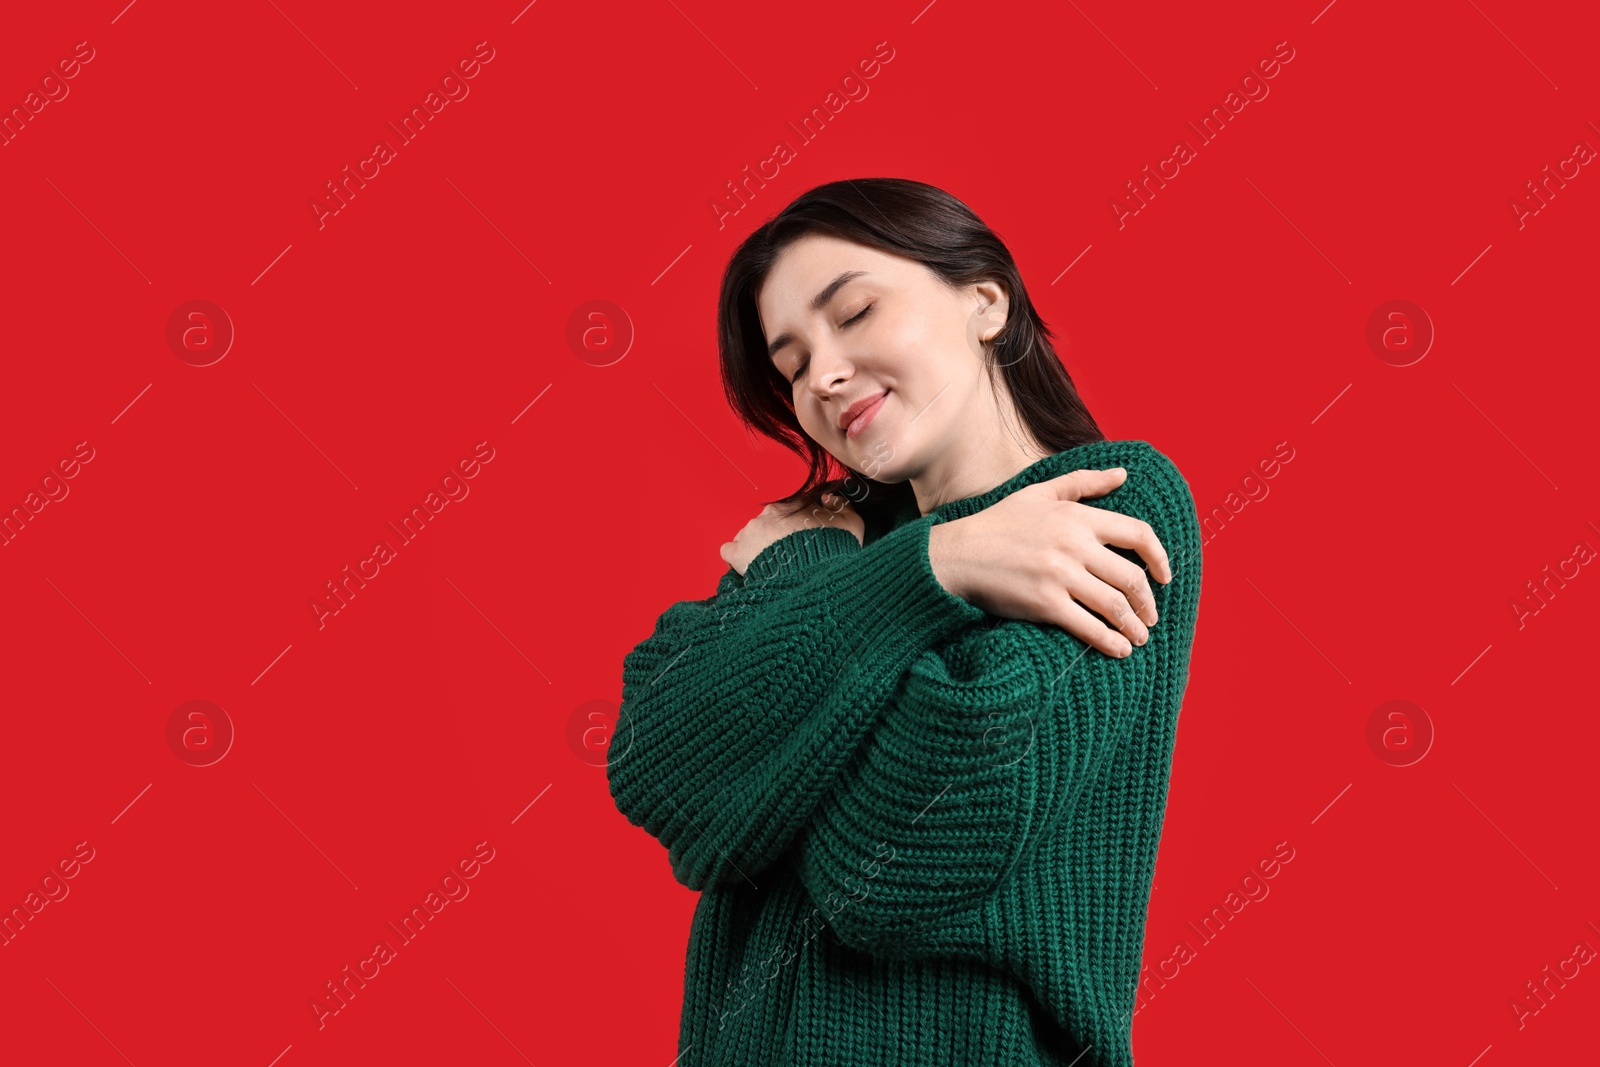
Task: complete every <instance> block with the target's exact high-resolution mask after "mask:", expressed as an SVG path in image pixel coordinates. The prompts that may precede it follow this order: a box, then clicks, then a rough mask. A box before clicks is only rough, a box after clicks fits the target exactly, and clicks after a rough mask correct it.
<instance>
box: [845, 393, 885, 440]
mask: <svg viewBox="0 0 1600 1067" xmlns="http://www.w3.org/2000/svg"><path fill="white" fill-rule="evenodd" d="M887 399H889V390H887V389H885V390H884V391H883V392H882V393H880V394H878V396H877V397H876V398H874V399H873V400H872V402H871V403H869V404H867V405H866V406H865V407H863V408H862V409H861V412H860V414H858V415H857V416H856V417H855V418H854V419H852V420H851V421H850V424H849V425H848V426H846V427H845V431H844V435H845V438H846V439H848V440H853V439H855V438H856V437H859V436H860V435H861V434H862V433H863V432H865V431H866V428H867V426H868V424H869V423H871V422H872V419H873V416H875V415H876V414H877V413H878V409H879V408H881V407H883V402H884V401H885V400H887Z"/></svg>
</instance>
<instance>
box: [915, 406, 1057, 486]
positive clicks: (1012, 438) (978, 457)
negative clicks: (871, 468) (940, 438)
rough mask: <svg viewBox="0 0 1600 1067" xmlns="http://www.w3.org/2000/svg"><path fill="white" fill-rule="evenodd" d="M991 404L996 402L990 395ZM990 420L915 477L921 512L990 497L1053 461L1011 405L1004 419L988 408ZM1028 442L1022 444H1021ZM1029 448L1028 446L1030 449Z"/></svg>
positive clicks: (966, 430)
mask: <svg viewBox="0 0 1600 1067" xmlns="http://www.w3.org/2000/svg"><path fill="white" fill-rule="evenodd" d="M990 399H991V400H994V399H996V398H995V397H994V396H993V394H990ZM982 407H983V408H984V409H986V410H985V415H986V416H988V417H986V418H984V419H983V420H981V421H980V422H977V423H976V424H975V425H972V426H967V427H963V428H961V429H962V431H963V432H962V433H960V435H959V436H958V437H957V438H956V439H954V440H952V441H951V442H950V443H949V445H948V446H947V447H946V448H945V449H944V451H943V453H941V454H940V455H939V457H938V458H937V459H935V460H933V461H932V462H930V463H929V464H928V465H927V467H925V468H924V469H923V471H922V472H921V473H920V474H917V475H914V476H912V477H911V479H910V482H911V488H912V491H913V492H914V493H915V494H916V497H917V510H918V511H919V512H920V513H921V514H923V515H926V514H928V513H929V512H930V511H932V510H933V509H935V508H937V507H939V506H940V505H941V504H947V503H949V502H950V501H952V500H964V499H966V498H967V497H970V496H977V495H978V494H979V493H986V492H988V491H989V490H990V489H993V488H994V487H995V486H997V485H1001V484H1003V483H1005V482H1007V481H1009V480H1010V479H1012V478H1013V477H1015V476H1016V475H1017V474H1019V473H1021V472H1022V471H1024V470H1026V469H1027V468H1028V467H1030V466H1032V465H1033V464H1035V463H1037V462H1038V461H1039V460H1041V459H1044V458H1045V457H1046V456H1048V455H1050V453H1049V452H1048V451H1046V450H1045V449H1043V448H1041V447H1040V446H1039V444H1038V443H1037V442H1036V441H1034V440H1033V435H1032V434H1031V433H1030V432H1028V430H1027V428H1026V427H1025V426H1023V425H1022V423H1021V420H1020V419H1019V418H1018V417H1017V416H1016V414H1015V409H1014V408H1011V406H1010V405H1009V404H1007V405H1006V407H1007V411H1006V414H1005V417H1004V418H1002V417H1001V414H1000V411H999V404H997V403H990V404H984V405H982ZM1019 437H1020V438H1022V441H1020V442H1019V441H1018V438H1019ZM1024 442H1025V443H1024Z"/></svg>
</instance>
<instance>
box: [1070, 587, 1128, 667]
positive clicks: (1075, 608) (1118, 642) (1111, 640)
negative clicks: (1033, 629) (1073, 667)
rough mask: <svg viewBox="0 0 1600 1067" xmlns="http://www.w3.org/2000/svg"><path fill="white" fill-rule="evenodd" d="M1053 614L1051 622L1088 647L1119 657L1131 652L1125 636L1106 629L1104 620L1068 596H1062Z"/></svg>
mask: <svg viewBox="0 0 1600 1067" xmlns="http://www.w3.org/2000/svg"><path fill="white" fill-rule="evenodd" d="M1054 616H1055V617H1054V618H1052V619H1051V621H1052V622H1054V623H1055V624H1056V625H1057V626H1059V627H1061V628H1062V629H1063V630H1065V631H1067V633H1069V634H1071V635H1072V636H1073V637H1076V638H1077V639H1078V640H1080V641H1082V642H1083V643H1084V644H1086V645H1088V646H1089V647H1090V648H1096V649H1099V650H1100V651H1101V652H1104V653H1105V654H1106V655H1108V656H1115V657H1117V658H1119V659H1120V658H1122V657H1124V656H1129V655H1132V654H1133V645H1131V644H1130V643H1129V642H1128V639H1127V638H1126V637H1123V636H1122V635H1121V634H1119V633H1117V632H1116V631H1115V630H1109V629H1107V628H1106V624H1105V623H1104V622H1102V621H1101V620H1099V619H1097V618H1095V617H1094V616H1093V615H1091V614H1090V613H1089V612H1088V611H1086V610H1085V609H1084V608H1083V607H1082V606H1081V605H1079V604H1076V603H1074V602H1073V600H1072V599H1071V598H1070V597H1066V598H1063V600H1062V602H1061V603H1060V604H1059V605H1058V606H1057V607H1056V610H1055V612H1054Z"/></svg>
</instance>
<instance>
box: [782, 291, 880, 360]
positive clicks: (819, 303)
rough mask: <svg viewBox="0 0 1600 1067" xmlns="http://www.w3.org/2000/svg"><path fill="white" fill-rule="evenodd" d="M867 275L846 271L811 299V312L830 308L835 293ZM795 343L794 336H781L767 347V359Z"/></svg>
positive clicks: (783, 334) (784, 334) (785, 334)
mask: <svg viewBox="0 0 1600 1067" xmlns="http://www.w3.org/2000/svg"><path fill="white" fill-rule="evenodd" d="M867 273H868V272H867V271H864V270H847V271H845V272H844V273H843V274H841V275H839V276H838V277H837V278H835V279H834V280H833V281H831V282H829V283H828V284H827V285H825V286H823V287H822V292H820V293H818V294H817V295H816V296H814V297H812V298H811V310H812V311H821V310H822V309H823V308H825V307H827V306H828V301H830V300H832V299H833V294H834V293H837V292H838V291H839V290H840V289H842V288H844V286H845V285H847V284H849V283H850V282H852V281H854V280H855V279H857V278H860V277H863V276H865V275H866V274H867ZM793 341H794V336H793V335H792V334H787V333H781V334H779V335H778V336H777V337H776V338H774V339H773V341H772V343H771V344H769V345H768V346H767V358H768V359H771V358H772V357H773V356H775V355H777V354H778V349H780V348H782V347H783V346H784V345H786V344H790V343H791V342H793Z"/></svg>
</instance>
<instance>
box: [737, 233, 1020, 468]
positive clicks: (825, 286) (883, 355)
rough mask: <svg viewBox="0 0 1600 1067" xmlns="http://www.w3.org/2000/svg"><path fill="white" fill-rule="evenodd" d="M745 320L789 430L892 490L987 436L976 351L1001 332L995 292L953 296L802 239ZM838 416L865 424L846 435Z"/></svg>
mask: <svg viewBox="0 0 1600 1067" xmlns="http://www.w3.org/2000/svg"><path fill="white" fill-rule="evenodd" d="M756 309H757V311H758V313H759V314H760V317H761V328H762V331H763V332H764V333H765V335H766V338H767V343H768V349H769V351H768V356H769V358H770V359H771V360H772V363H773V365H774V366H775V367H776V368H777V370H778V373H779V374H780V375H781V376H782V377H783V379H784V380H785V381H788V382H790V383H791V390H792V395H793V399H794V409H795V414H796V416H797V417H798V419H799V421H800V426H801V428H802V429H804V430H805V432H806V434H807V435H808V436H810V437H811V439H812V440H814V441H816V442H817V444H819V445H821V446H822V447H823V448H824V449H826V450H827V451H828V452H829V453H830V454H832V455H833V457H834V458H835V459H837V460H838V461H839V462H840V463H842V464H844V465H845V466H846V467H849V468H850V469H852V470H855V471H859V472H861V473H862V474H865V475H866V476H867V477H869V478H873V479H875V480H878V481H882V482H891V483H892V482H900V481H904V480H906V479H907V478H911V477H914V476H917V475H920V474H922V473H923V472H924V471H927V470H928V469H929V466H930V464H935V463H936V461H937V460H938V458H939V457H940V456H941V455H943V454H944V453H945V451H946V449H947V448H949V447H950V445H951V444H952V443H953V442H955V441H957V440H960V439H962V438H966V439H968V440H971V439H972V435H974V434H976V435H978V436H980V437H982V436H986V435H987V434H988V433H990V432H991V427H992V424H993V423H994V420H995V411H996V409H995V405H994V402H993V395H992V392H991V390H990V387H989V381H988V376H987V375H986V374H985V373H984V370H983V362H982V360H983V346H982V344H981V341H984V340H988V339H990V338H992V337H993V336H994V335H995V334H996V333H998V332H999V331H1000V328H1001V327H1002V326H1004V325H1005V321H1006V314H1007V309H1008V301H1007V298H1006V294H1005V291H1004V289H1003V288H1002V287H1001V286H999V285H996V284H994V283H992V282H979V283H977V284H975V285H970V286H966V287H964V288H962V289H961V290H960V291H954V290H951V289H949V288H947V287H946V286H945V285H944V284H943V282H942V281H941V280H940V279H939V278H938V277H937V276H936V275H935V274H934V273H933V272H932V271H930V270H928V269H927V268H926V267H924V266H923V265H922V264H920V263H917V262H915V261H914V260H910V259H905V258H903V257H900V256H896V255H892V254H889V253H886V252H880V251H878V250H877V249H874V248H869V247H867V246H865V245H860V244H856V243H855V242H853V241H846V240H843V239H841V238H837V237H832V236H828V235H824V234H808V235H807V236H805V237H801V238H799V239H797V240H796V241H794V242H793V243H791V244H790V245H789V246H788V247H786V248H785V249H784V250H783V252H782V253H780V255H779V258H778V261H777V262H776V263H775V264H774V265H773V267H772V269H771V271H769V272H768V275H767V278H766V281H765V282H764V283H763V284H762V286H761V289H760V292H759V293H758V294H757V296H756ZM847 410H848V411H853V412H856V413H863V412H864V414H865V415H866V419H865V420H864V421H859V420H858V421H856V422H855V424H854V425H853V426H851V427H848V428H847V427H846V426H844V425H841V419H842V418H843V417H844V416H845V413H846V411H847Z"/></svg>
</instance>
